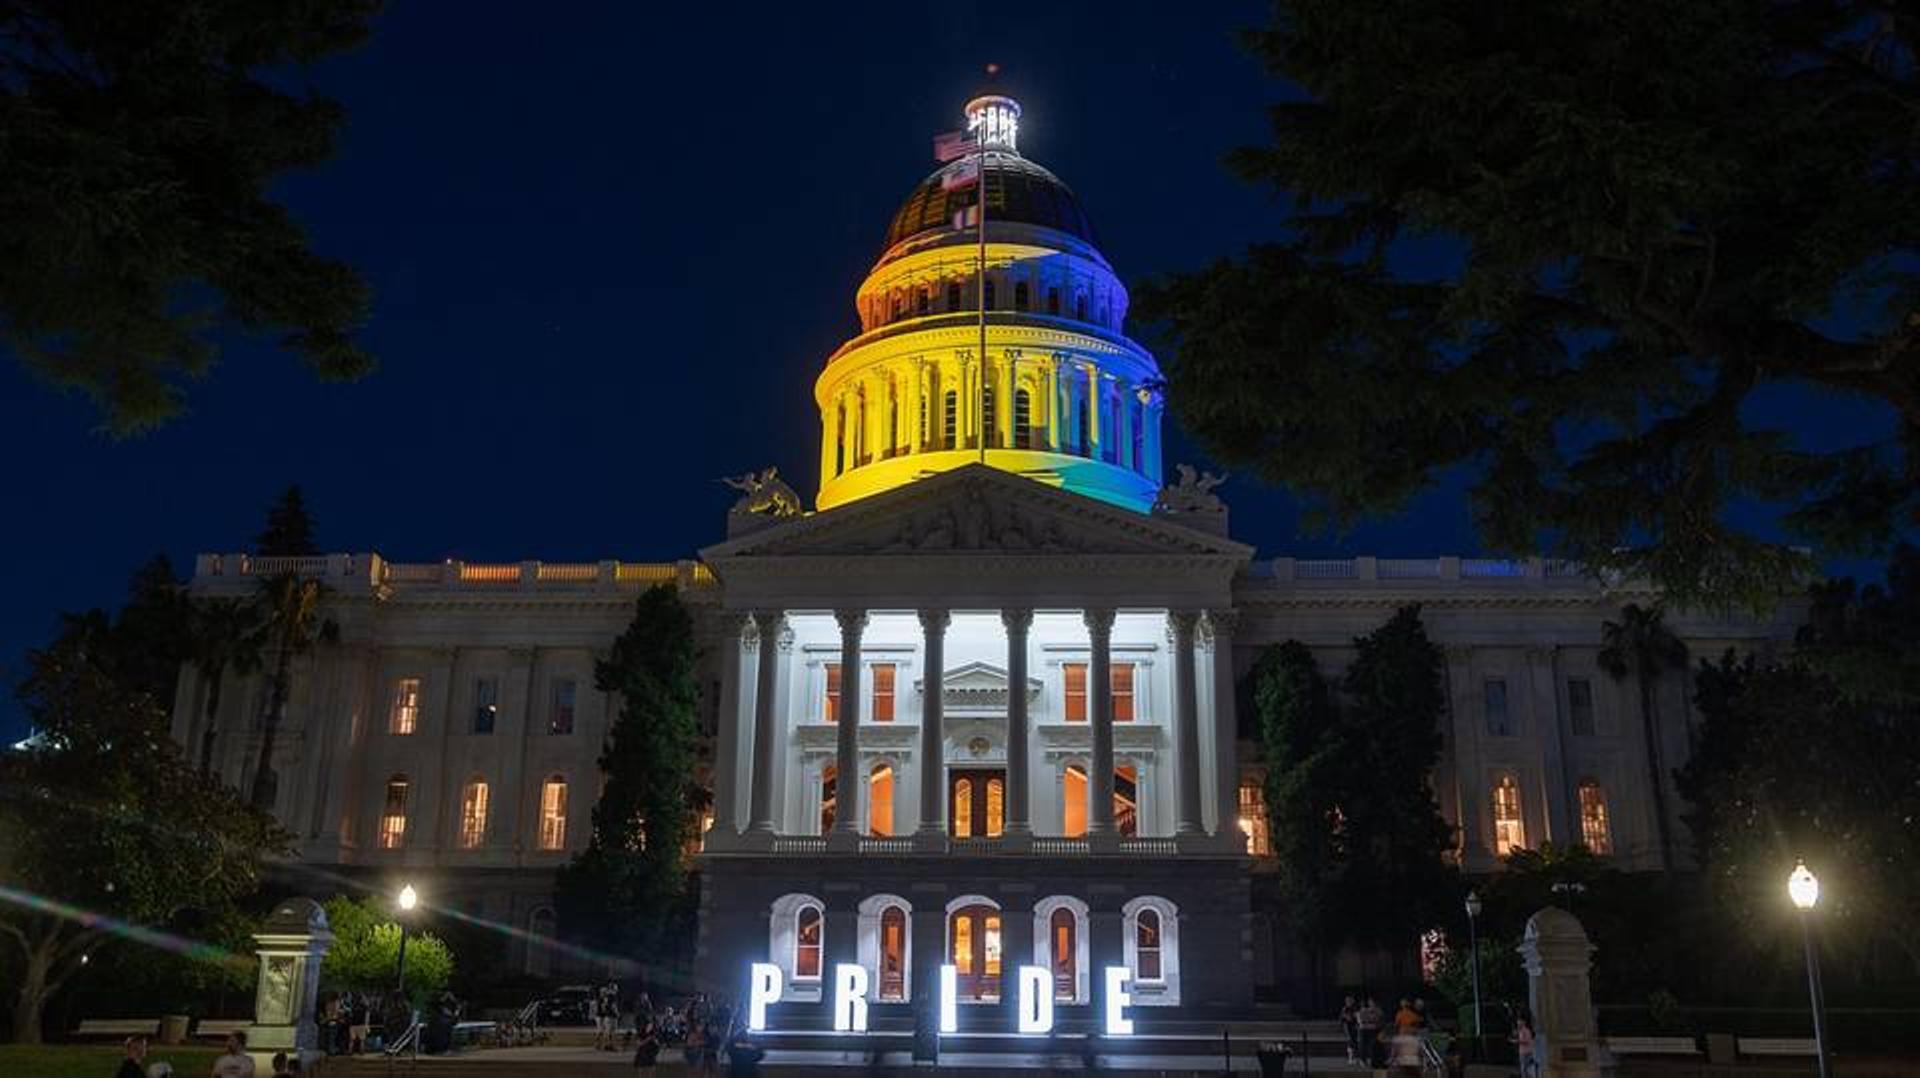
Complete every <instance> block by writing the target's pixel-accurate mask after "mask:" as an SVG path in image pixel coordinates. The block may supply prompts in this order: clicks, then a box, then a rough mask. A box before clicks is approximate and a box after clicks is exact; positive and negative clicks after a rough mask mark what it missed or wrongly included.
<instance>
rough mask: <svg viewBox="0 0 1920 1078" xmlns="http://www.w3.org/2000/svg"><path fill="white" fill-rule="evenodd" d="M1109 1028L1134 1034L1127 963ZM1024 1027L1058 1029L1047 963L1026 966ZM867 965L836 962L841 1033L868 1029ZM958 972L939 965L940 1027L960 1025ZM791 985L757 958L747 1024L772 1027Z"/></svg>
mask: <svg viewBox="0 0 1920 1078" xmlns="http://www.w3.org/2000/svg"><path fill="white" fill-rule="evenodd" d="M1106 976H1107V1008H1106V1030H1107V1035H1108V1036H1110V1037H1125V1036H1129V1035H1131V1034H1132V1033H1133V1019H1131V1018H1128V1017H1127V1005H1128V1004H1130V1003H1132V1002H1133V995H1132V994H1131V993H1130V992H1128V991H1127V989H1128V987H1129V986H1130V985H1131V984H1132V983H1133V976H1132V974H1131V973H1129V972H1128V970H1127V967H1125V966H1108V967H1107V971H1106ZM1018 981H1019V985H1020V1010H1019V1028H1020V1032H1022V1033H1051V1032H1053V976H1052V974H1050V973H1048V972H1047V970H1046V968H1045V967H1043V966H1021V967H1020V968H1019V971H1018ZM867 983H868V981H867V967H865V966H856V965H852V964H850V963H846V962H842V963H840V964H839V965H837V966H835V967H833V1028H834V1029H835V1030H836V1031H838V1032H841V1033H865V1032H866V1031H867ZM958 984H959V971H958V969H957V968H956V967H953V966H941V967H940V1032H942V1033H957V1032H959V1030H960V1007H959V996H960V992H959V988H958ZM785 987H786V982H785V978H784V977H783V976H782V975H781V972H780V967H779V966H776V965H774V964H773V963H771V962H755V963H754V964H753V966H752V969H751V972H750V974H749V983H748V985H747V1028H748V1029H749V1030H752V1031H753V1032H756V1033H758V1032H760V1031H762V1030H765V1029H766V1028H767V1008H768V1007H769V1006H771V1005H773V1004H775V1003H778V1002H780V996H781V994H782V993H783V992H784V990H785Z"/></svg>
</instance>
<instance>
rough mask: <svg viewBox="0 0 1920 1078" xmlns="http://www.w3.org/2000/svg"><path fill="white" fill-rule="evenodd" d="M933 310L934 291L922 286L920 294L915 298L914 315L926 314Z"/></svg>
mask: <svg viewBox="0 0 1920 1078" xmlns="http://www.w3.org/2000/svg"><path fill="white" fill-rule="evenodd" d="M932 309H933V291H932V290H931V289H929V288H928V287H927V286H926V285H921V286H920V291H919V293H918V294H917V295H916V296H915V297H914V303H913V313H915V314H926V313H927V312H928V311H930V310H932Z"/></svg>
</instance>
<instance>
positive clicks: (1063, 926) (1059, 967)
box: [1033, 895, 1089, 1003]
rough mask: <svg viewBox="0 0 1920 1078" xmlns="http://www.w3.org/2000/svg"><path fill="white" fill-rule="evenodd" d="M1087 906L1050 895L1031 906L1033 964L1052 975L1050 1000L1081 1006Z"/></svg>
mask: <svg viewBox="0 0 1920 1078" xmlns="http://www.w3.org/2000/svg"><path fill="white" fill-rule="evenodd" d="M1087 951H1088V940H1087V904H1086V903H1085V902H1083V901H1081V900H1080V899H1077V898H1074V897H1072V896H1070V895H1050V896H1048V897H1046V898H1043V899H1041V900H1040V901H1039V902H1037V903H1035V904H1034V907H1033V964H1034V965H1036V966H1039V967H1041V968H1043V969H1046V970H1049V971H1050V972H1051V973H1052V974H1053V998H1054V999H1055V1000H1056V1001H1058V1002H1061V1003H1085V1002H1087V1000H1088V995H1087V980H1088V977H1087V973H1088V968H1089V962H1088V954H1087Z"/></svg>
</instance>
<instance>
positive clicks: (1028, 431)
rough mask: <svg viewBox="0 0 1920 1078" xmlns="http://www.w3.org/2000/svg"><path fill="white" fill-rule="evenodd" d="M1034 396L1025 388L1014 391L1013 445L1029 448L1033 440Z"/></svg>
mask: <svg viewBox="0 0 1920 1078" xmlns="http://www.w3.org/2000/svg"><path fill="white" fill-rule="evenodd" d="M1032 430H1033V395H1032V394H1031V393H1028V392H1027V390H1026V389H1025V388H1024V387H1023V388H1020V389H1016V390H1014V391H1013V444H1014V445H1015V446H1016V447H1017V448H1022V449H1024V448H1027V445H1028V443H1029V442H1031V441H1032V440H1033V434H1032Z"/></svg>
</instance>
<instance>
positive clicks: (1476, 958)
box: [1467, 891, 1487, 1058]
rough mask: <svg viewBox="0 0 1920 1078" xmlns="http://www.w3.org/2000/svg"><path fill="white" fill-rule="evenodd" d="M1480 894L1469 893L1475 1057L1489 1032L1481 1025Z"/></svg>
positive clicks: (1468, 930) (1468, 931) (1468, 929)
mask: <svg viewBox="0 0 1920 1078" xmlns="http://www.w3.org/2000/svg"><path fill="white" fill-rule="evenodd" d="M1480 909H1481V907H1480V892H1478V891H1468V892H1467V942H1468V944H1469V946H1471V947H1472V949H1473V956H1472V959H1473V1042H1474V1047H1475V1051H1474V1055H1475V1057H1476V1058H1477V1057H1478V1056H1479V1054H1480V1052H1479V1048H1480V1047H1481V1046H1483V1045H1484V1044H1486V1036H1487V1031H1486V1030H1485V1029H1484V1028H1482V1027H1481V1025H1480V926H1479V924H1478V923H1477V922H1478V921H1479V920H1480Z"/></svg>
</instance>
